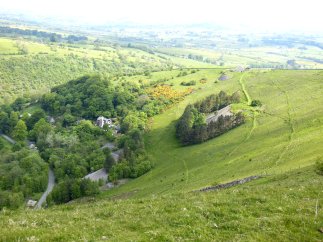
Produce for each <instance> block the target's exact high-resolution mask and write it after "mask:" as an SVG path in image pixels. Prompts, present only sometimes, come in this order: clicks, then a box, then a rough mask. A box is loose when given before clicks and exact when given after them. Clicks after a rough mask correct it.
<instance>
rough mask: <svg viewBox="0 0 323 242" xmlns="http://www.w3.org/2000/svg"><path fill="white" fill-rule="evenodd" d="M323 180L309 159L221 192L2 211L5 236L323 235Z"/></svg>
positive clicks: (68, 238) (305, 238)
mask: <svg viewBox="0 0 323 242" xmlns="http://www.w3.org/2000/svg"><path fill="white" fill-rule="evenodd" d="M322 183H323V176H319V175H317V174H316V173H314V171H313V167H310V168H301V169H297V170H295V171H292V172H287V173H286V174H283V175H275V176H270V177H265V178H262V179H260V180H257V181H253V182H250V183H246V184H244V185H241V186H238V187H233V188H230V189H226V190H220V191H217V192H205V193H177V194H172V195H164V196H157V197H150V198H143V199H129V200H127V199H121V198H122V197H119V199H116V198H115V199H108V200H100V201H93V200H85V201H83V202H81V203H74V204H73V203H71V204H67V205H62V206H57V207H54V208H50V209H47V210H36V211H35V210H21V211H2V212H1V217H0V232H1V233H0V240H1V241H38V240H39V241H106V240H107V241H187V240H191V241H275V242H276V241H321V240H322V234H321V233H320V232H319V231H318V230H319V229H320V228H321V227H323V223H322V221H323V213H322V203H323V196H322V195H323V191H322ZM123 198H125V196H124V197H123Z"/></svg>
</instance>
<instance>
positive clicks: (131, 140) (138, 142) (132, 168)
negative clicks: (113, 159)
mask: <svg viewBox="0 0 323 242" xmlns="http://www.w3.org/2000/svg"><path fill="white" fill-rule="evenodd" d="M119 147H122V148H123V150H124V153H123V159H122V160H121V161H120V162H118V163H116V164H114V165H113V166H112V168H111V169H110V172H109V179H110V180H111V181H116V180H118V179H121V178H136V177H139V176H141V175H143V174H145V173H147V172H148V171H149V170H151V169H152V167H153V164H152V162H151V161H150V160H149V157H148V156H147V154H146V151H145V144H144V139H143V132H142V131H140V130H139V129H133V130H131V131H130V132H129V133H128V134H127V135H125V136H123V137H122V139H120V140H119Z"/></svg>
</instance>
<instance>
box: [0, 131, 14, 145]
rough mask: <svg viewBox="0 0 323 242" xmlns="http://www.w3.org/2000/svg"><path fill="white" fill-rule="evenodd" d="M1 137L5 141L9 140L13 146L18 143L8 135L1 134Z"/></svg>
mask: <svg viewBox="0 0 323 242" xmlns="http://www.w3.org/2000/svg"><path fill="white" fill-rule="evenodd" d="M1 136H2V137H3V138H4V139H5V140H7V141H8V142H9V143H11V144H13V145H14V144H15V143H16V141H14V140H13V139H12V138H10V137H9V136H8V135H5V134H1Z"/></svg>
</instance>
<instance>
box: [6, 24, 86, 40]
mask: <svg viewBox="0 0 323 242" xmlns="http://www.w3.org/2000/svg"><path fill="white" fill-rule="evenodd" d="M0 33H1V34H16V35H27V36H34V37H37V38H43V39H48V40H49V41H51V42H61V41H68V42H70V43H72V42H78V41H87V40H88V38H87V37H86V36H82V35H79V36H77V35H68V36H66V37H64V36H63V35H61V34H57V33H52V32H45V31H40V30H36V29H20V28H12V27H4V26H0Z"/></svg>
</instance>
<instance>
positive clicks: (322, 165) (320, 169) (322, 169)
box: [315, 161, 323, 176]
mask: <svg viewBox="0 0 323 242" xmlns="http://www.w3.org/2000/svg"><path fill="white" fill-rule="evenodd" d="M315 170H316V173H317V174H319V175H322V176H323V161H317V162H316V165H315Z"/></svg>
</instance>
